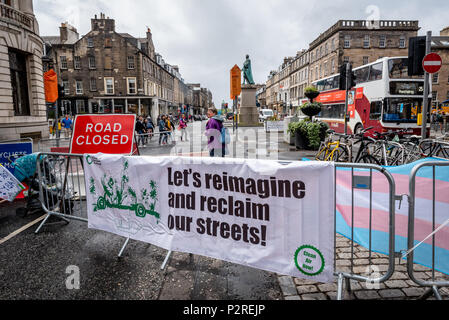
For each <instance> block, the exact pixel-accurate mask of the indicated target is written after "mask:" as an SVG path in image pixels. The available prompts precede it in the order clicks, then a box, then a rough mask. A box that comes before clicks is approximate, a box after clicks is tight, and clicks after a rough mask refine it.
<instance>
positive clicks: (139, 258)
mask: <svg viewBox="0 0 449 320" xmlns="http://www.w3.org/2000/svg"><path fill="white" fill-rule="evenodd" d="M204 125H205V123H202V124H201V130H202V129H203V128H204ZM190 130H191V133H193V131H192V130H194V128H191V129H190ZM260 130H261V129H260ZM257 132H259V131H257ZM192 136H193V135H192ZM256 136H258V134H257V135H256ZM260 136H261V137H260V138H259V137H256V138H255V137H254V136H251V135H249V136H248V137H246V138H245V139H242V141H241V142H239V143H238V144H237V148H241V149H242V150H244V155H245V156H249V155H253V154H254V152H255V154H256V155H258V154H260V152H258V150H257V149H258V147H257V145H256V147H254V144H253V143H252V142H254V141H255V140H259V143H261V144H262V145H263V144H265V146H268V147H267V149H268V150H269V152H268V154H273V155H274V154H276V156H277V157H278V159H279V160H300V159H302V158H304V157H308V158H313V156H314V152H310V151H298V150H296V148H295V147H293V146H290V145H287V144H284V143H283V142H280V143H279V144H278V146H277V147H276V148H273V146H272V145H271V144H270V141H272V136H271V135H265V134H264V133H262V132H260ZM276 138H277V139H279V141H281V140H282V138H281V137H278V136H276ZM191 142H192V139H191V141H188V142H186V141H184V142H180V141H177V142H176V144H174V145H169V146H161V147H159V145H158V143H156V142H154V141H153V142H149V143H148V144H147V146H146V147H142V148H141V149H140V150H141V155H147V156H158V155H169V154H171V155H173V154H183V155H185V154H186V151H185V150H189V147H190V145H191ZM204 146H205V145H204V142H203V145H202V147H201V148H200V149H199V150H193V151H190V152H187V153H190V154H194V155H203V156H208V154H207V151H205V149H204ZM270 149H271V150H270ZM263 156H266V154H265V153H263ZM24 205H25V203H24V201H16V202H14V203H12V204H9V203H8V204H7V203H3V204H0V261H2V264H0V300H28V299H33V300H234V301H240V300H253V301H258V300H335V298H336V295H337V287H336V281H335V283H333V284H322V283H315V282H311V281H305V280H301V279H296V278H293V277H290V276H283V275H278V274H274V273H270V272H266V271H262V270H257V269H252V268H249V267H245V266H241V265H236V264H232V263H228V262H224V261H220V260H216V259H211V258H206V257H202V256H195V255H190V254H184V253H173V254H172V256H171V259H170V260H169V261H168V265H167V268H166V269H165V270H161V268H160V267H161V265H162V263H163V261H164V259H165V257H166V255H167V252H166V251H165V250H163V249H161V248H157V247H155V246H152V245H149V244H146V243H142V242H137V241H130V243H129V244H128V246H127V247H126V250H125V251H124V254H123V256H122V257H121V258H118V257H117V255H118V253H119V251H120V249H121V248H122V246H123V244H124V242H125V239H124V238H122V237H119V236H116V235H112V234H109V233H105V232H101V231H96V230H90V229H88V228H87V226H86V224H85V223H82V222H77V221H72V222H71V223H70V224H65V223H63V224H57V225H53V226H47V227H44V229H43V230H42V231H41V232H40V233H39V234H37V235H36V234H34V231H35V230H36V228H37V226H38V223H36V220H37V219H39V218H41V217H42V213H41V214H34V215H32V216H28V217H26V218H19V217H18V216H16V214H15V210H16V209H17V208H20V207H23V206H24ZM33 222H34V223H35V224H33ZM30 224H31V226H30ZM368 257H369V252H368V251H367V250H366V249H364V248H362V247H360V246H357V245H356V246H355V248H354V256H351V241H349V240H347V239H346V238H343V237H341V236H337V261H336V266H337V269H338V270H340V271H344V272H349V271H350V268H351V258H352V259H353V260H352V261H354V265H353V268H354V272H359V273H361V274H363V273H364V272H365V271H366V270H367V267H369V265H370V261H371V262H372V263H374V264H376V265H377V266H379V270H380V271H381V272H385V271H386V268H387V264H388V259H387V257H386V256H383V255H381V254H377V253H372V256H371V257H372V259H371V260H370V259H368ZM415 270H416V277H417V278H419V279H425V280H428V279H430V278H431V277H432V276H433V275H432V272H431V270H430V269H428V268H425V267H421V266H416V267H415ZM78 272H79V273H78ZM77 274H79V286H78V285H77V282H76V277H75V278H73V277H72V276H76V275H77ZM435 278H436V279H444V280H449V277H448V276H446V275H443V274H440V273H436V274H435ZM73 279H75V281H74V280H73ZM351 289H352V292H351V293H345V299H347V300H373V299H374V300H391V299H399V300H408V299H417V298H418V297H419V296H420V295H422V294H423V293H424V292H425V289H424V288H420V287H418V286H417V285H416V284H414V283H413V282H411V281H410V280H409V279H408V276H407V274H406V268H405V265H404V262H402V263H400V261H397V265H396V271H395V273H394V275H393V277H392V278H391V280H389V281H387V282H386V283H384V284H380V286H379V288H377V289H374V290H368V289H367V287H366V284H364V283H361V282H351ZM440 293H441V294H442V296H443V298H444V299H446V300H448V299H449V290H448V289H447V288H443V289H441V291H440ZM431 299H434V298H432V297H431Z"/></svg>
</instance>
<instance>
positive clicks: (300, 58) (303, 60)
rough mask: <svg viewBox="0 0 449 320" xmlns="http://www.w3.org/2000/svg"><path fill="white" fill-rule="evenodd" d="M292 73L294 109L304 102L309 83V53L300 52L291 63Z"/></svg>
mask: <svg viewBox="0 0 449 320" xmlns="http://www.w3.org/2000/svg"><path fill="white" fill-rule="evenodd" d="M291 65H292V66H291V73H290V104H291V105H292V106H293V108H294V109H295V108H297V107H299V106H301V105H302V101H303V100H304V89H305V88H306V87H307V86H308V81H309V52H308V51H307V50H302V51H299V52H298V53H297V54H296V57H295V58H294V60H293V61H292V62H291Z"/></svg>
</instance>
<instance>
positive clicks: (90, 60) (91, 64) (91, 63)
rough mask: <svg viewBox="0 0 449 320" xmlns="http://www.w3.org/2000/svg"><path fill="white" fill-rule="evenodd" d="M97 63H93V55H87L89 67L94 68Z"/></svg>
mask: <svg viewBox="0 0 449 320" xmlns="http://www.w3.org/2000/svg"><path fill="white" fill-rule="evenodd" d="M96 68H97V65H96V63H95V57H94V56H89V69H96Z"/></svg>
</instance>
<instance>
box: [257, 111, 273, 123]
mask: <svg viewBox="0 0 449 320" xmlns="http://www.w3.org/2000/svg"><path fill="white" fill-rule="evenodd" d="M271 117H274V112H273V110H271V109H261V110H260V112H259V120H260V121H261V122H263V121H267V119H268V118H271Z"/></svg>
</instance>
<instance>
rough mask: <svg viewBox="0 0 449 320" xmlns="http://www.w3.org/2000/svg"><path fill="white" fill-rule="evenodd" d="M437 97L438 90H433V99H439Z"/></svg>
mask: <svg viewBox="0 0 449 320" xmlns="http://www.w3.org/2000/svg"><path fill="white" fill-rule="evenodd" d="M437 98H438V92H436V91H432V100H433V101H437Z"/></svg>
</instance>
